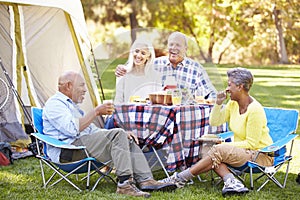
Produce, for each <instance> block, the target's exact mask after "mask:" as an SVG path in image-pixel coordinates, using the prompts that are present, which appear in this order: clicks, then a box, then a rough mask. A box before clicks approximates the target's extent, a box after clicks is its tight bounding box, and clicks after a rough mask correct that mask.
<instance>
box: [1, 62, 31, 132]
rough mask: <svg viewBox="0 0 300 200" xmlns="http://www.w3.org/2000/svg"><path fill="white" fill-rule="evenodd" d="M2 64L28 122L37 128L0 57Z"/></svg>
mask: <svg viewBox="0 0 300 200" xmlns="http://www.w3.org/2000/svg"><path fill="white" fill-rule="evenodd" d="M0 65H1V68H2V71H3V73H4V75H5V77H6V80H7V81H8V83H9V86H10V88H11V90H12V92H13V94H14V95H15V97H16V98H17V100H18V102H19V104H20V105H21V107H22V110H23V112H24V115H25V117H26V119H27V120H28V122H30V125H31V127H32V128H33V130H35V128H34V126H33V123H32V120H31V116H30V114H29V113H28V111H27V110H26V108H25V104H24V102H23V101H22V99H21V97H20V95H19V94H18V91H17V90H16V89H15V87H14V84H13V82H12V80H11V79H10V77H9V75H8V73H7V71H6V69H5V67H4V65H3V63H2V59H1V58H0Z"/></svg>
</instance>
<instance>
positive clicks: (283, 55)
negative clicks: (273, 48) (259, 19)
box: [273, 6, 289, 64]
mask: <svg viewBox="0 0 300 200" xmlns="http://www.w3.org/2000/svg"><path fill="white" fill-rule="evenodd" d="M280 13H281V11H280V10H277V9H276V6H274V9H273V15H274V21H275V26H276V30H277V44H278V57H279V63H282V64H288V63H289V60H288V56H287V51H286V46H285V42H284V37H283V30H282V24H281V18H280Z"/></svg>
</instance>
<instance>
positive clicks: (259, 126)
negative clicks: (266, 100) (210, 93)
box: [209, 97, 273, 150]
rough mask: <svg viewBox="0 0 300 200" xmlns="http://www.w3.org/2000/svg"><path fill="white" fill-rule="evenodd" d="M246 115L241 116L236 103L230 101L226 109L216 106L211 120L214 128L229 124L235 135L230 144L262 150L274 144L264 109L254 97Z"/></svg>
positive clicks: (211, 114)
mask: <svg viewBox="0 0 300 200" xmlns="http://www.w3.org/2000/svg"><path fill="white" fill-rule="evenodd" d="M252 99H253V102H252V103H250V104H249V106H248V109H247V111H246V112H245V113H243V114H240V112H239V105H238V103H237V102H236V101H231V100H230V101H229V102H228V103H227V104H226V106H225V107H223V108H222V105H217V104H215V105H214V107H213V109H212V111H211V113H210V118H209V123H210V125H212V126H218V125H221V124H223V123H225V122H228V125H229V129H230V130H231V131H232V132H233V133H234V141H233V142H231V143H229V144H232V145H234V146H237V147H241V148H246V149H252V150H256V149H260V148H263V147H265V146H268V145H270V144H272V143H273V141H272V138H271V136H270V135H269V128H268V127H267V119H266V114H265V111H264V108H263V107H262V105H261V104H260V103H259V102H258V101H256V100H255V99H254V98H253V97H252Z"/></svg>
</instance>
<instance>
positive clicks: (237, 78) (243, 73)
mask: <svg viewBox="0 0 300 200" xmlns="http://www.w3.org/2000/svg"><path fill="white" fill-rule="evenodd" d="M227 76H228V78H232V81H233V83H234V84H236V85H243V86H244V89H245V90H246V91H249V90H250V88H251V86H252V84H253V75H252V74H251V72H250V71H249V70H248V69H245V68H242V67H237V68H233V69H230V70H228V71H227Z"/></svg>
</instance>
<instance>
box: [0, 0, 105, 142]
mask: <svg viewBox="0 0 300 200" xmlns="http://www.w3.org/2000/svg"><path fill="white" fill-rule="evenodd" d="M91 49H92V48H91V46H90V42H89V38H88V34H87V28H86V22H85V18H84V14H83V9H82V5H81V2H80V0H47V1H45V0H0V59H1V64H2V66H3V67H4V69H1V68H0V79H2V80H5V82H6V85H8V86H9V88H10V92H11V91H16V92H17V94H18V95H19V96H20V98H17V97H18V95H16V94H15V93H14V92H12V93H13V94H14V95H10V99H11V101H9V100H8V101H6V103H7V104H8V105H9V106H6V109H5V110H0V141H6V142H14V141H17V140H22V139H26V138H27V139H28V136H27V134H26V130H25V125H26V124H31V118H29V119H28V117H27V118H26V113H30V110H29V109H28V108H30V107H31V106H37V107H42V106H43V105H44V103H45V101H46V100H47V99H48V98H49V97H50V96H52V95H53V94H54V93H55V92H56V91H57V78H58V76H59V75H60V74H61V73H62V72H63V71H66V70H75V71H77V72H80V73H81V74H82V75H83V77H84V78H85V80H86V84H87V88H88V92H87V94H86V96H85V101H84V103H83V105H82V107H83V109H89V108H90V109H91V108H92V107H94V106H96V105H98V103H99V102H100V96H99V94H98V90H97V86H96V83H95V80H94V78H93V77H94V75H93V73H92V70H91V67H90V65H89V61H88V59H86V58H87V55H88V54H89V52H90V50H91ZM5 72H6V73H5ZM8 77H9V78H8ZM9 80H11V82H10V81H9ZM10 83H11V84H10ZM14 89H15V90H14ZM10 94H11V93H10ZM20 100H21V101H20ZM22 104H23V105H24V106H22ZM24 107H25V108H27V109H24ZM26 110H29V112H26Z"/></svg>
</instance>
